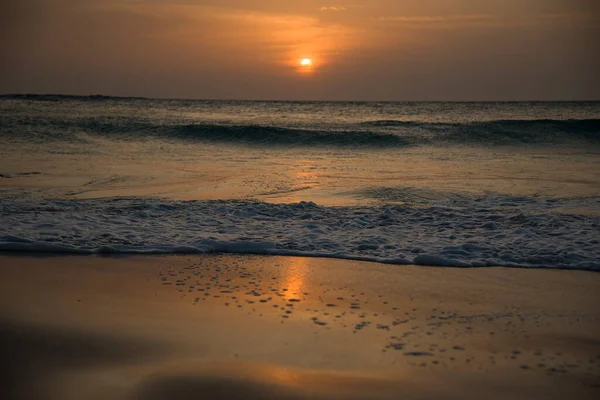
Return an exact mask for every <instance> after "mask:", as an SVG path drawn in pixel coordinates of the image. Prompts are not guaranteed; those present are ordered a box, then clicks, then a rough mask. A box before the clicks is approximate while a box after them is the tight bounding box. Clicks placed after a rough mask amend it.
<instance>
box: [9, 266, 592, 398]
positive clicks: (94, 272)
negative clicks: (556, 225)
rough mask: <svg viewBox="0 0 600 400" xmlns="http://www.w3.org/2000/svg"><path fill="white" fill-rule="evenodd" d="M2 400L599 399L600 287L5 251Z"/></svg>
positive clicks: (507, 276) (425, 270)
mask: <svg viewBox="0 0 600 400" xmlns="http://www.w3.org/2000/svg"><path fill="white" fill-rule="evenodd" d="M0 265H1V266H2V267H1V268H0V274H1V275H0V282H1V283H0V285H1V290H0V296H2V298H1V301H0V304H1V313H2V314H1V321H2V322H1V328H0V332H1V335H2V344H3V345H2V354H3V359H4V362H3V368H4V371H2V374H1V375H2V377H3V382H2V384H1V385H0V387H2V389H1V391H2V393H0V395H1V396H0V397H2V398H5V399H136V400H138V399H139V400H142V399H144V400H147V399H171V398H177V399H212V398H229V399H236V398H239V399H242V398H243V399H308V398H310V399H314V398H316V399H321V398H340V399H346V398H348V399H371V398H382V399H396V398H403V399H413V398H414V399H427V398H438V399H445V398H449V399H454V398H456V399H462V398H473V399H474V398H484V397H485V398H497V399H505V398H508V397H510V398H515V399H530V398H557V399H560V398H579V399H582V398H595V397H596V396H597V395H598V394H600V341H599V339H598V338H599V337H600V322H599V317H600V311H599V310H598V308H597V304H598V300H599V295H598V293H600V292H599V289H600V276H599V275H598V274H596V273H593V272H585V271H559V270H541V269H537V270H526V269H505V268H482V269H449V268H431V267H420V266H390V265H382V264H375V263H366V262H357V261H346V260H334V259H319V258H300V257H265V256H250V255H243V256H241V255H206V256H177V255H171V256H147V257H141V256H139V257H94V256H87V257H82V256H61V257H44V256H42V257H32V256H30V255H29V256H20V255H2V256H0Z"/></svg>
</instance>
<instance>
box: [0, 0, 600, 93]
mask: <svg viewBox="0 0 600 400" xmlns="http://www.w3.org/2000/svg"><path fill="white" fill-rule="evenodd" d="M599 54H600V1H599V0H330V1H328V0H0V57H1V58H0V93H60V94H75V95H90V94H102V95H113V96H143V97H161V98H189V99H248V100H349V101H368V100H379V101H393V100H399V101H405V100H408V101H436V100H439V101H481V100H491V101H498V100H600V78H599V75H600V73H599V72H598V71H600V55H599ZM305 58H308V59H310V60H311V61H312V65H308V66H306V65H305V66H302V65H301V60H302V59H305Z"/></svg>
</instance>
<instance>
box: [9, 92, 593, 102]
mask: <svg viewBox="0 0 600 400" xmlns="http://www.w3.org/2000/svg"><path fill="white" fill-rule="evenodd" d="M11 97H13V98H27V97H31V98H33V97H65V98H97V99H123V100H175V101H224V102H227V101H230V102H233V101H243V102H290V103H319V102H321V103H597V102H600V98H599V99H594V100H591V99H579V100H314V99H313V100H292V99H235V98H221V99H220V98H183V97H148V96H115V95H104V94H97V93H96V94H88V95H81V94H64V93H0V98H11Z"/></svg>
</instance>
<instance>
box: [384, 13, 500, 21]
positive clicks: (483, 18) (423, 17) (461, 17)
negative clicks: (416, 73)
mask: <svg viewBox="0 0 600 400" xmlns="http://www.w3.org/2000/svg"><path fill="white" fill-rule="evenodd" d="M497 18H498V16H496V15H488V14H484V15H439V16H436V15H420V16H393V17H379V18H377V19H378V20H379V21H385V22H405V23H435V22H478V21H489V20H493V19H497Z"/></svg>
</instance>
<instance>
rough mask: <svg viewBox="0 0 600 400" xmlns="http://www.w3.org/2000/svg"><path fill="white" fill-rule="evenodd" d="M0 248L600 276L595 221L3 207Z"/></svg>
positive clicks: (210, 207) (284, 208) (427, 213)
mask: <svg viewBox="0 0 600 400" xmlns="http://www.w3.org/2000/svg"><path fill="white" fill-rule="evenodd" d="M0 211H1V216H0V250H4V251H11V250H12V251H27V252H34V251H38V252H56V253H84V254H93V253H128V254H135V253H152V254H156V253H159V254H164V253H205V252H230V253H253V254H272V255H301V256H317V257H335V258H345V259H355V260H368V261H377V262H385V263H391V264H410V263H414V264H420V265H438V266H457V267H474V266H506V267H546V268H567V269H584V270H600V240H599V239H600V235H599V232H600V217H597V216H584V215H566V214H550V213H539V212H528V211H526V210H525V211H524V209H521V208H514V209H513V208H508V209H506V208H502V209H500V208H491V207H489V204H486V203H485V202H483V203H482V202H481V201H479V202H478V203H477V204H471V205H470V206H468V207H455V208H453V207H442V206H430V207H408V206H403V207H322V206H318V205H316V204H315V203H312V202H300V203H295V204H271V203H263V202H248V201H246V202H232V201H167V200H150V199H104V200H90V201H77V202H75V201H46V202H32V201H25V200H0Z"/></svg>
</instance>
